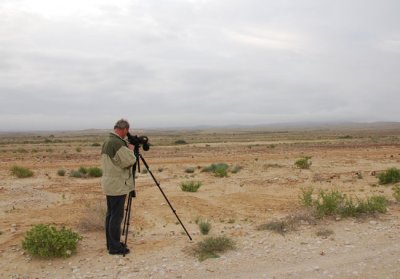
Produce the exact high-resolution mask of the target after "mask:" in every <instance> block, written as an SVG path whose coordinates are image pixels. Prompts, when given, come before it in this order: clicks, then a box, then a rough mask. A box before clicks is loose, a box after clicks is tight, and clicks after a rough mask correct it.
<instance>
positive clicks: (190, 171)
mask: <svg viewBox="0 0 400 279" xmlns="http://www.w3.org/2000/svg"><path fill="white" fill-rule="evenodd" d="M185 172H186V173H194V168H193V167H187V168H185Z"/></svg>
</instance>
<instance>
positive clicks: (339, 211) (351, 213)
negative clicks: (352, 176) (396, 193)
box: [300, 190, 388, 218]
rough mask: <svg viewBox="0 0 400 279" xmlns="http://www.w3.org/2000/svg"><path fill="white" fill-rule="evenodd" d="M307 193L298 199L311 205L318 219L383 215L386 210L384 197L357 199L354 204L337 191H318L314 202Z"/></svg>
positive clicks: (350, 199) (386, 202)
mask: <svg viewBox="0 0 400 279" xmlns="http://www.w3.org/2000/svg"><path fill="white" fill-rule="evenodd" d="M304 193H306V194H304ZM308 193H309V192H303V197H300V198H301V202H302V203H303V204H305V203H307V204H308V205H309V204H310V203H311V207H312V208H313V209H314V210H315V213H316V215H317V216H318V217H319V218H323V217H325V216H332V215H340V216H342V217H358V216H360V215H361V214H373V213H377V212H378V213H384V212H386V210H387V208H386V207H387V204H388V201H387V199H386V198H385V197H384V196H372V197H369V198H367V200H359V199H357V202H354V201H353V199H352V198H349V197H347V196H346V195H345V194H343V193H341V192H339V191H338V190H331V191H325V190H320V192H319V195H318V197H317V198H316V199H315V200H313V199H312V198H311V196H310V195H308ZM304 196H306V198H304ZM310 198H311V200H310ZM305 200H306V201H307V202H305Z"/></svg>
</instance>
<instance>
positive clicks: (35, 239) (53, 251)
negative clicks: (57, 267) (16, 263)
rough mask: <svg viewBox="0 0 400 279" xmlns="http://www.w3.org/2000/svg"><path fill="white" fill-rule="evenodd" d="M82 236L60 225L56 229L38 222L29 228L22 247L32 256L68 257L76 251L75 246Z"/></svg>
mask: <svg viewBox="0 0 400 279" xmlns="http://www.w3.org/2000/svg"><path fill="white" fill-rule="evenodd" d="M81 239H82V237H81V236H80V235H79V234H77V233H76V232H73V231H72V230H71V229H67V228H65V227H62V228H61V229H60V230H57V228H56V227H54V226H51V225H43V224H39V225H36V226H34V227H33V228H32V229H31V230H29V231H28V232H27V233H26V235H25V238H24V240H23V241H22V248H23V249H25V250H26V251H27V252H28V253H29V254H31V255H32V256H37V257H41V258H57V257H65V258H66V257H70V256H71V255H72V254H73V253H75V252H76V246H77V243H78V241H79V240H81Z"/></svg>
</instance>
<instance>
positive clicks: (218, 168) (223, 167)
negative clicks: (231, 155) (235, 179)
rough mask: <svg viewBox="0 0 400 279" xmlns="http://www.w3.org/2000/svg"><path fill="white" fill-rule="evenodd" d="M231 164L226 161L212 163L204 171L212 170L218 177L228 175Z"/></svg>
mask: <svg viewBox="0 0 400 279" xmlns="http://www.w3.org/2000/svg"><path fill="white" fill-rule="evenodd" d="M228 168H229V165H228V164H225V163H218V164H211V165H209V166H207V167H204V168H203V169H202V170H201V171H202V172H212V173H214V175H215V176H216V177H227V176H228Z"/></svg>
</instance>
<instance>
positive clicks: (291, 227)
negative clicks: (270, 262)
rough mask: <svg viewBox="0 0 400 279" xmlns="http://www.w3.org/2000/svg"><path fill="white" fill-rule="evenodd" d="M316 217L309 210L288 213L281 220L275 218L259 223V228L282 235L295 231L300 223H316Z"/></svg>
mask: <svg viewBox="0 0 400 279" xmlns="http://www.w3.org/2000/svg"><path fill="white" fill-rule="evenodd" d="M315 223H316V221H315V217H314V216H312V215H311V214H309V213H308V212H300V213H297V214H294V215H288V216H286V217H284V218H282V219H280V220H273V221H270V222H268V223H265V224H262V225H259V226H258V227H257V230H260V231H263V230H269V231H273V232H276V233H279V234H281V235H284V234H285V233H288V232H291V231H295V230H296V229H297V227H298V226H299V225H300V224H315Z"/></svg>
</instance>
